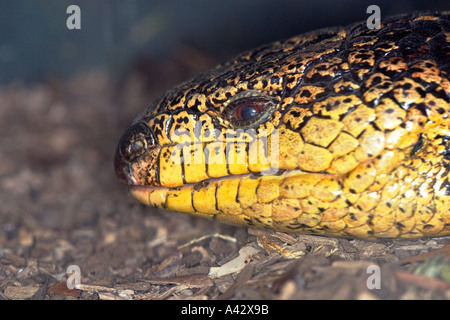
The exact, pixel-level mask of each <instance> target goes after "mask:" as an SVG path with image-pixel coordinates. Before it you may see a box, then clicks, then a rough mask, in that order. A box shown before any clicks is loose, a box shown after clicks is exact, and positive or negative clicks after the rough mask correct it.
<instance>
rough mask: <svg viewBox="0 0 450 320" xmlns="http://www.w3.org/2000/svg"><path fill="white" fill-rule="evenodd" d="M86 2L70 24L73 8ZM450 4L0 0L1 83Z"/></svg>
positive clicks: (218, 53)
mask: <svg viewBox="0 0 450 320" xmlns="http://www.w3.org/2000/svg"><path fill="white" fill-rule="evenodd" d="M71 4H76V5H78V6H79V7H80V9H81V30H68V29H67V28H66V19H67V18H68V16H69V15H68V14H67V13H66V9H67V7H68V6H69V5H71ZM371 4H376V5H378V6H379V7H380V8H381V15H382V17H383V16H386V15H390V14H398V13H405V12H410V11H414V10H444V9H449V5H448V1H446V0H440V1H423V0H400V1H398V0H397V1H352V0H341V1H334V0H325V1H317V0H316V1H311V0H308V1H299V0H278V1H273V0H251V1H250V0H248V1H242V0H226V1H214V0H213V1H212V0H189V1H186V0H170V1H167V0H164V1H155V0H152V1H144V0H127V1H123V0H108V1H93V0H70V1H66V0H40V1H36V0H14V1H10V0H1V1H0V71H1V72H0V83H6V82H11V81H13V80H18V79H20V80H25V81H40V80H43V79H47V78H48V77H65V76H68V75H73V74H74V73H80V72H83V70H84V69H85V68H90V67H93V66H95V67H105V68H107V69H108V70H109V71H112V72H113V73H114V74H120V73H121V72H124V71H125V70H126V69H127V68H128V66H129V63H130V61H132V60H133V59H136V57H141V56H145V57H147V58H148V57H152V58H154V59H155V60H157V59H158V58H162V57H165V56H167V55H169V54H171V53H173V52H175V51H177V50H181V49H180V48H182V47H183V46H189V47H194V48H197V49H198V50H201V51H202V52H203V53H204V54H207V55H208V56H212V57H214V58H215V59H217V60H223V59H227V58H229V57H231V56H233V55H234V54H236V53H239V52H240V51H242V50H246V49H250V48H252V47H255V46H258V45H261V44H264V43H267V42H270V41H274V40H279V39H283V38H287V37H290V36H293V35H296V34H299V33H302V32H304V31H309V30H314V29H317V28H322V27H330V26H335V25H346V24H349V23H352V22H355V21H360V20H365V19H367V17H368V14H366V9H367V7H368V6H369V5H371Z"/></svg>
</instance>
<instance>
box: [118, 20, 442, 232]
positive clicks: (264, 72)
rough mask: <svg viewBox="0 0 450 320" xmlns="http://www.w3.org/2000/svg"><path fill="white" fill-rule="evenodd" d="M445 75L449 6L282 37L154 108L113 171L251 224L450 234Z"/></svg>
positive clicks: (138, 191)
mask: <svg viewBox="0 0 450 320" xmlns="http://www.w3.org/2000/svg"><path fill="white" fill-rule="evenodd" d="M449 72H450V20H449V12H446V13H432V14H419V13H417V14H412V15H404V16H397V17H392V18H388V19H386V20H383V21H382V25H381V29H379V30H369V29H367V27H366V25H365V22H363V23H358V24H354V25H350V26H348V27H342V28H330V29H323V30H319V31H315V32H310V33H307V34H304V35H300V36H297V37H293V38H291V39H288V40H286V41H279V42H275V43H272V44H269V45H266V46H263V47H261V48H258V49H256V50H253V51H249V52H246V53H243V54H241V55H239V56H238V57H236V58H235V59H233V60H231V61H229V62H227V63H225V64H223V65H220V66H218V67H217V68H215V69H213V70H212V71H210V72H208V73H206V74H203V75H200V76H198V77H196V78H194V79H192V80H190V81H187V82H185V83H183V84H181V85H179V86H177V87H176V88H174V89H173V90H171V91H169V92H167V93H166V94H165V95H163V96H162V97H161V98H160V99H159V100H157V101H155V102H154V103H153V104H152V105H151V106H150V107H149V108H148V109H147V110H146V111H145V112H144V113H143V114H142V115H141V116H139V117H138V118H137V119H136V120H135V121H134V122H133V124H132V125H131V126H130V127H129V128H128V129H127V131H126V132H125V134H124V135H123V136H122V138H121V140H120V144H119V147H118V149H117V154H116V159H115V168H116V172H117V175H118V176H119V178H120V179H121V180H122V181H124V182H126V183H128V185H129V188H130V193H131V195H132V196H134V197H135V198H137V199H138V200H140V201H141V202H143V203H145V204H147V205H152V206H154V207H159V208H165V209H167V210H172V211H178V212H186V213H190V214H193V215H196V216H202V217H209V218H212V219H216V220H218V221H223V222H227V223H233V224H239V225H245V226H248V227H264V228H269V229H275V230H282V231H289V232H300V233H309V234H320V235H329V236H340V237H347V238H361V239H380V238H388V239H392V238H395V239H400V238H401V239H408V238H421V237H430V236H444V235H449V234H450V182H449V178H450V120H449V108H450V107H449V100H450V81H449ZM244 109H245V110H244ZM244 111H245V112H250V113H249V114H250V115H249V114H248V113H245V112H244ZM183 130H184V131H183ZM259 146H264V148H262V149H261V148H259V149H258V147H259ZM261 150H262V151H261Z"/></svg>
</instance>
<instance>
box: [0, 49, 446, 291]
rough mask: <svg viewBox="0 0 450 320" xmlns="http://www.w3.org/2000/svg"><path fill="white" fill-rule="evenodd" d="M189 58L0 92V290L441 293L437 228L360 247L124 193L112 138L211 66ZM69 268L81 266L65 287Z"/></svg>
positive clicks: (442, 255) (442, 244)
mask: <svg viewBox="0 0 450 320" xmlns="http://www.w3.org/2000/svg"><path fill="white" fill-rule="evenodd" d="M187 50H188V49H187ZM190 54H191V59H190V61H192V59H197V60H196V61H198V63H194V64H191V63H187V62H183V61H181V60H179V59H177V57H176V56H175V57H169V58H167V59H168V61H166V63H169V64H170V65H171V66H172V69H171V72H170V73H168V72H165V71H166V70H167V69H166V68H162V67H161V66H160V64H159V63H157V62H151V61H150V62H146V61H143V60H142V61H138V62H137V64H136V66H135V67H134V68H133V67H132V68H130V70H131V71H130V72H129V73H128V74H126V75H123V76H122V77H121V78H120V79H114V77H112V76H110V75H109V74H108V73H106V72H104V71H101V70H94V71H87V72H84V73H82V74H80V75H78V76H76V77H74V78H73V79H71V80H68V81H61V80H57V79H48V80H46V81H44V82H41V83H34V84H29V85H24V84H21V83H14V84H9V85H5V86H3V87H1V88H0V137H1V138H0V139H1V143H0V163H1V165H0V228H1V230H0V298H3V299H175V300H180V299H183V300H184V299H211V300H212V299H449V298H450V267H449V262H450V258H449V257H450V238H449V237H447V238H439V239H425V240H418V241H399V242H392V241H390V242H366V241H358V240H346V239H332V238H323V237H314V236H298V235H291V234H283V233H274V232H268V231H262V230H249V229H247V228H239V227H233V226H228V225H223V224H219V223H215V222H212V221H207V220H203V219H199V218H194V217H191V216H187V215H181V214H177V213H171V212H165V211H162V210H154V209H151V208H148V207H144V206H142V205H140V204H139V203H137V201H135V200H133V199H132V198H130V197H128V196H127V193H126V188H125V186H123V185H121V184H120V183H119V182H118V181H117V179H116V177H115V174H114V170H113V156H114V152H115V148H116V145H117V142H118V139H119V137H120V135H121V134H122V132H123V131H124V129H125V128H126V126H127V125H128V123H129V121H131V119H132V118H133V117H134V116H135V115H136V114H137V113H138V112H139V111H141V110H142V109H143V108H144V107H145V106H147V105H148V103H149V102H150V101H151V100H152V99H154V98H155V97H157V96H158V95H159V94H160V93H161V92H162V91H163V90H164V89H167V88H169V87H170V86H171V85H173V84H175V83H177V82H179V81H181V80H183V79H184V78H186V76H189V75H193V74H195V73H198V72H200V71H203V70H205V69H206V68H207V67H209V66H210V65H212V64H213V62H214V61H211V59H210V60H208V57H202V56H201V54H199V53H195V52H194V51H191V52H190ZM183 56H185V53H183ZM204 61H206V62H204ZM200 62H202V63H200ZM192 65H196V67H195V68H194V69H192V67H189V66H192ZM190 68H191V69H190ZM142 70H144V71H148V72H142ZM149 74H151V75H152V76H151V77H148V75H149ZM168 74H170V75H168ZM155 79H157V80H155ZM273 246H278V247H279V248H281V251H280V250H279V251H280V252H282V253H283V254H280V253H279V252H276V251H273V250H272V249H271V248H273ZM71 265H76V266H78V267H79V268H80V285H79V286H78V289H73V290H70V289H68V288H67V285H66V280H67V279H68V276H70V275H68V274H67V268H68V267H69V266H71ZM374 266H375V267H374ZM374 268H375V269H374ZM377 270H378V271H379V272H380V274H381V276H380V278H379V279H380V282H379V283H377V281H376V280H373V278H372V277H371V276H372V275H374V274H375V273H376V272H378V271H377ZM374 272H375V273H374ZM378 284H379V285H380V288H378ZM371 285H376V287H375V288H373V287H371Z"/></svg>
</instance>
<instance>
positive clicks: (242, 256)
mask: <svg viewBox="0 0 450 320" xmlns="http://www.w3.org/2000/svg"><path fill="white" fill-rule="evenodd" d="M258 252H259V250H258V249H255V248H254V247H252V246H246V247H244V248H242V249H241V250H239V256H238V257H237V258H235V259H233V260H231V261H229V262H227V263H225V264H224V265H223V266H221V267H211V269H210V270H209V276H210V277H212V278H218V277H222V276H225V275H227V274H232V273H235V272H239V271H241V270H242V269H244V267H245V266H246V264H247V263H248V261H249V259H250V258H251V257H252V256H253V255H255V254H257V253H258Z"/></svg>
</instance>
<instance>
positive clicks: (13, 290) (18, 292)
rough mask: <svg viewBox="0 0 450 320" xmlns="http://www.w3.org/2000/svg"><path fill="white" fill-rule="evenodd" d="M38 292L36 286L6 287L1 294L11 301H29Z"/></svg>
mask: <svg viewBox="0 0 450 320" xmlns="http://www.w3.org/2000/svg"><path fill="white" fill-rule="evenodd" d="M38 290H39V287H38V286H28V287H16V286H7V287H6V288H5V291H4V292H3V294H4V295H5V296H6V297H7V298H8V299H12V300H18V299H29V298H31V297H32V296H33V295H34V294H35V293H36V292H37V291H38Z"/></svg>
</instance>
